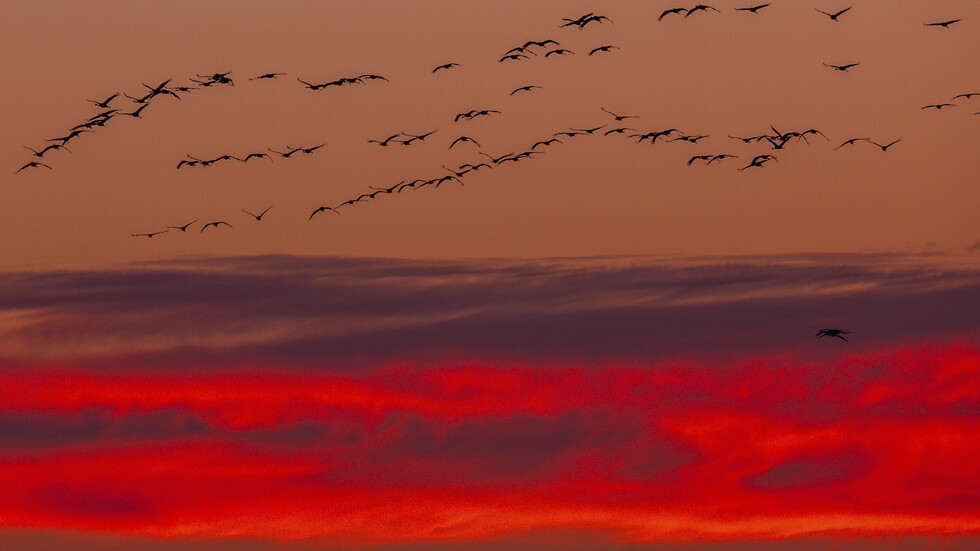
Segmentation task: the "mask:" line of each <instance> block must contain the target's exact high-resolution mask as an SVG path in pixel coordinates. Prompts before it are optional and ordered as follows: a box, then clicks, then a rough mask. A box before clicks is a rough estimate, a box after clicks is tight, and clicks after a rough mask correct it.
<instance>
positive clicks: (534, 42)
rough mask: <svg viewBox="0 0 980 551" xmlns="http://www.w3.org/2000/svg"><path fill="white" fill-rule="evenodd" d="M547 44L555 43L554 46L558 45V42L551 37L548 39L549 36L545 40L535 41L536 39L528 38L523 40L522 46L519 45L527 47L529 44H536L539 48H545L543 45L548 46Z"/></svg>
mask: <svg viewBox="0 0 980 551" xmlns="http://www.w3.org/2000/svg"><path fill="white" fill-rule="evenodd" d="M549 44H553V45H555V46H558V45H559V44H558V42H556V41H554V40H552V39H550V38H549V39H547V40H540V41H536V40H528V41H527V42H525V43H524V45H523V46H521V47H522V48H529V47H531V46H537V47H539V48H545V47H547V46H548V45H549Z"/></svg>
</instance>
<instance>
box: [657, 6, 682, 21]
mask: <svg viewBox="0 0 980 551" xmlns="http://www.w3.org/2000/svg"><path fill="white" fill-rule="evenodd" d="M686 11H687V8H670V9H669V10H664V12H663V13H661V14H660V17H658V18H657V21H660V20H661V19H663V18H664V17H667V16H668V15H671V14H674V13H684V12H686Z"/></svg>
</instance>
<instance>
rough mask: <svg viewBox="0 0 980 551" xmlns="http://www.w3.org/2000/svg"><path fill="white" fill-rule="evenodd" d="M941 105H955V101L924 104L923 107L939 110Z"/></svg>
mask: <svg viewBox="0 0 980 551" xmlns="http://www.w3.org/2000/svg"><path fill="white" fill-rule="evenodd" d="M943 107H956V104H955V103H933V104H932V105H926V106H924V107H923V109H935V110H936V111H939V110H941V109H942V108H943Z"/></svg>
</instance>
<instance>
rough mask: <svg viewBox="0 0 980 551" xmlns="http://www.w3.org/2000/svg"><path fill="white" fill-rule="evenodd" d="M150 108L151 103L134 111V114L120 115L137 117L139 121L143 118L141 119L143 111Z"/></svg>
mask: <svg viewBox="0 0 980 551" xmlns="http://www.w3.org/2000/svg"><path fill="white" fill-rule="evenodd" d="M149 106H150V104H149V103H144V104H143V105H142V106H141V107H140V108H139V109H137V110H136V111H133V112H132V113H119V114H120V115H128V116H130V117H135V118H137V119H140V118H142V117H140V113H142V112H143V110H144V109H146V108H147V107H149Z"/></svg>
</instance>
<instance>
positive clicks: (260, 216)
mask: <svg viewBox="0 0 980 551" xmlns="http://www.w3.org/2000/svg"><path fill="white" fill-rule="evenodd" d="M271 208H272V207H271V206H270V207H269V208H268V209H265V210H264V211H262V212H260V213H259V214H255V213H252V212H249V211H247V210H245V209H242V212H244V213H245V214H247V215H249V216H251V217H252V218H255V221H256V222H261V221H262V217H263V216H265V213H267V212H269V209H271Z"/></svg>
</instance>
